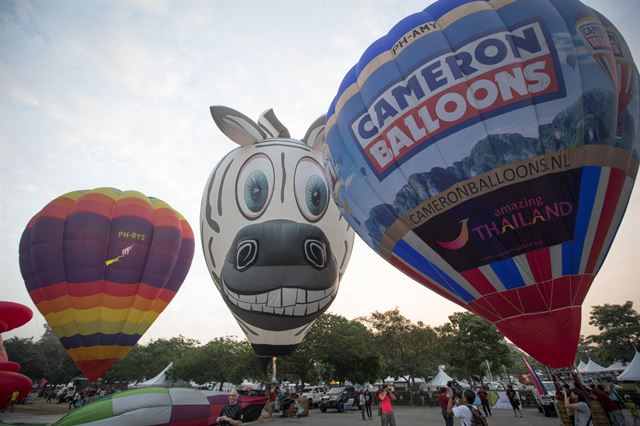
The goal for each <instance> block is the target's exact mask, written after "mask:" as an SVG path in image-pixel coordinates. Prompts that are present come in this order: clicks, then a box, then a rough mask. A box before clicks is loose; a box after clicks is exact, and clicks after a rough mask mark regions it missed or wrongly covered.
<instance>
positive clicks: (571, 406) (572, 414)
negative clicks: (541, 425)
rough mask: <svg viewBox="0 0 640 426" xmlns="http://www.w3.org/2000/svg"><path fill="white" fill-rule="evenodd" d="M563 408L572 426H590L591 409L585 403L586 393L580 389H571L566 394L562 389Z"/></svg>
mask: <svg viewBox="0 0 640 426" xmlns="http://www.w3.org/2000/svg"><path fill="white" fill-rule="evenodd" d="M562 394H563V396H564V407H565V410H567V415H568V416H569V418H570V419H571V424H573V425H574V426H587V425H590V424H591V409H590V408H589V403H588V401H587V393H586V392H585V391H583V390H582V389H575V388H574V389H571V390H570V391H569V393H567V390H566V389H562Z"/></svg>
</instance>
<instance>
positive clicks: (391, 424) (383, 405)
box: [378, 387, 396, 426]
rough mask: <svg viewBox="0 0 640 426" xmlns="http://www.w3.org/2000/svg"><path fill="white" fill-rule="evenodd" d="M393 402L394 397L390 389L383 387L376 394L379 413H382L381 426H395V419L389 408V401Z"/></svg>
mask: <svg viewBox="0 0 640 426" xmlns="http://www.w3.org/2000/svg"><path fill="white" fill-rule="evenodd" d="M395 400H396V396H395V395H394V394H393V391H392V390H391V388H388V387H384V388H383V389H382V391H381V392H380V393H379V394H378V403H379V404H380V411H381V413H382V417H381V423H382V426H396V418H395V416H394V415H393V408H392V407H391V401H395Z"/></svg>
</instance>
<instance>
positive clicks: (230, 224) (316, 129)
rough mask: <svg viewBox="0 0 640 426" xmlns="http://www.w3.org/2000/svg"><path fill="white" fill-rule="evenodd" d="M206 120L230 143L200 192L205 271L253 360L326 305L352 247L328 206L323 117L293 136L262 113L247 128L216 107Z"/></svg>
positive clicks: (290, 342)
mask: <svg viewBox="0 0 640 426" xmlns="http://www.w3.org/2000/svg"><path fill="white" fill-rule="evenodd" d="M211 115H212V117H213V119H214V121H215V123H216V124H217V126H218V127H219V128H220V130H221V131H222V132H223V133H224V134H225V135H226V136H228V137H229V138H230V139H231V140H233V141H234V142H236V143H237V144H239V145H240V147H239V148H236V149H235V150H233V151H232V152H230V153H229V154H227V155H226V156H225V157H224V158H223V159H222V161H220V163H218V165H217V166H216V167H215V168H214V169H213V171H212V173H211V176H210V177H209V180H208V182H207V185H206V187H205V191H204V195H203V198H202V208H201V213H200V225H201V229H202V232H201V235H202V247H203V250H204V253H205V258H206V262H207V266H208V268H209V271H210V273H211V276H212V278H213V281H214V282H215V284H216V286H217V287H218V290H219V291H220V294H221V296H222V298H223V299H224V301H225V303H226V304H227V306H228V307H229V309H230V311H231V312H232V314H233V315H234V317H235V318H236V320H237V321H238V324H239V325H240V327H241V328H242V329H243V331H244V332H245V334H246V336H247V338H248V339H249V341H250V342H251V344H252V345H253V348H254V350H255V352H256V354H257V355H258V356H265V357H266V356H275V355H283V354H287V353H291V352H293V351H294V350H295V348H296V347H297V346H298V344H299V343H300V342H301V341H302V339H303V338H304V336H305V334H306V332H307V330H308V329H309V327H310V326H311V324H312V323H313V321H314V320H315V319H317V318H318V317H319V316H320V315H321V314H322V313H323V312H324V311H326V310H327V309H328V308H329V306H330V305H331V302H333V300H334V299H335V297H336V295H337V292H338V287H339V283H340V278H341V277H342V274H343V273H344V271H345V269H346V267H347V264H348V263H349V257H350V256H351V249H352V247H353V237H354V233H353V231H352V229H351V228H350V227H349V225H348V224H347V222H346V221H345V220H344V218H343V217H342V216H341V215H340V213H339V211H338V208H337V207H336V205H335V204H334V203H333V202H332V200H331V197H332V194H333V192H334V190H335V188H334V187H333V186H332V185H331V183H330V181H328V179H327V177H326V172H325V167H324V160H323V154H322V149H323V148H324V116H323V117H320V118H319V119H317V120H316V121H315V122H314V123H313V124H312V125H311V127H310V128H309V130H308V131H307V134H306V135H305V137H304V138H303V139H302V140H297V139H292V138H290V136H289V132H288V131H287V129H286V128H285V127H284V126H283V125H282V123H280V122H279V121H278V119H277V118H276V116H275V114H274V113H273V111H272V110H268V111H265V112H264V113H263V114H262V115H261V116H260V119H259V120H258V122H257V123H255V122H254V121H253V120H251V119H250V118H248V117H246V116H244V115H243V114H241V113H239V112H237V111H235V110H232V109H230V108H227V107H222V106H215V107H211ZM334 182H335V181H334Z"/></svg>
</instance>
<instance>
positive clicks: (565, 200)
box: [325, 0, 640, 367]
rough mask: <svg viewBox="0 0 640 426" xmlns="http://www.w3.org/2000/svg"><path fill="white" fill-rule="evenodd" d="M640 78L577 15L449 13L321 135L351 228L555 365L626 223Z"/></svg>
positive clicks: (400, 32) (521, 0)
mask: <svg viewBox="0 0 640 426" xmlns="http://www.w3.org/2000/svg"><path fill="white" fill-rule="evenodd" d="M639 123H640V98H639V97H638V70H637V68H636V66H635V64H634V62H633V58H632V56H631V52H630V50H629V48H628V46H627V45H626V43H625V41H624V39H623V38H622V36H621V35H620V34H619V32H618V31H617V30H616V29H615V28H614V27H613V25H611V23H610V22H609V21H607V20H606V18H604V17H603V16H602V15H600V14H598V13H597V12H596V11H594V10H592V9H591V8H589V7H587V6H585V5H584V4H582V3H581V2H579V1H577V0H474V1H472V0H440V1H437V2H435V3H433V4H432V5H430V6H429V7H427V8H426V9H424V10H423V11H420V12H417V13H415V14H413V15H410V16H407V17H406V18H404V19H403V20H401V21H400V22H399V23H397V24H396V25H395V26H394V27H393V28H392V29H391V30H390V31H389V33H388V34H387V35H385V36H384V37H382V38H380V39H379V40H377V41H375V42H374V43H373V44H372V45H371V46H370V47H369V48H367V49H366V50H365V52H364V54H363V55H362V57H361V58H360V61H359V62H358V63H357V64H356V65H355V66H354V67H353V68H352V69H351V70H350V71H349V72H348V73H347V75H346V77H345V78H344V80H343V82H342V84H341V86H340V88H339V90H338V94H337V96H336V97H335V99H334V101H333V103H332V104H331V106H330V108H329V111H328V114H327V123H326V128H325V133H326V141H327V146H328V150H329V154H330V155H329V157H330V158H329V161H328V165H329V168H330V174H331V176H336V188H339V189H340V190H339V191H338V190H334V194H336V195H335V198H336V201H337V202H338V205H339V206H340V208H341V210H342V213H343V214H344V216H345V217H346V218H347V220H348V221H349V223H350V224H351V225H352V227H353V228H354V230H355V231H356V232H357V233H358V234H359V235H360V236H361V237H362V238H363V239H364V240H365V241H366V242H367V244H369V245H370V246H371V247H372V248H373V249H374V250H375V251H377V252H378V253H379V254H380V255H381V256H383V257H384V258H385V259H387V260H388V261H389V262H391V263H392V264H393V265H394V266H396V267H397V268H399V269H401V270H402V271H403V272H405V273H406V274H407V275H409V276H411V277H412V278H414V279H415V280H417V281H418V282H420V283H421V284H423V285H424V286H426V287H428V288H430V289H432V290H434V291H435V292H437V293H438V294H440V295H442V296H444V297H446V298H448V299H449V300H451V301H453V302H455V303H457V304H459V305H461V306H464V307H465V308H467V309H469V310H471V311H473V312H475V313H477V314H479V315H481V316H483V317H484V318H486V319H488V320H490V321H492V322H493V323H495V325H496V326H497V328H498V329H499V330H500V331H502V333H503V334H504V335H505V336H506V337H508V338H509V339H511V341H513V342H514V343H516V344H517V345H519V346H520V347H521V348H522V349H524V350H525V351H527V352H528V353H529V354H531V355H532V356H533V357H535V358H536V359H538V360H539V361H541V362H543V363H545V364H547V365H549V366H552V367H565V366H570V365H572V364H573V360H574V357H575V353H576V348H577V344H578V336H579V333H580V321H581V304H582V301H583V300H584V298H585V296H586V294H587V291H588V290H589V287H590V286H591V283H592V282H593V280H594V278H595V275H596V273H597V272H598V270H599V269H600V268H601V266H602V264H603V262H604V260H605V257H606V254H607V252H608V250H609V247H610V246H611V244H612V242H613V238H614V236H615V234H616V231H617V229H618V226H619V225H620V222H621V221H622V217H623V215H624V212H625V209H626V206H627V203H628V201H629V196H630V194H631V190H632V188H633V184H634V180H635V177H636V174H637V172H638V159H639V154H640V149H639V148H640V138H639V137H638V135H639V130H640V126H639Z"/></svg>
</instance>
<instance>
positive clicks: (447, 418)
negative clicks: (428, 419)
mask: <svg viewBox="0 0 640 426" xmlns="http://www.w3.org/2000/svg"><path fill="white" fill-rule="evenodd" d="M438 405H440V411H441V412H442V417H443V418H444V425H445V426H453V415H452V414H451V413H449V412H448V411H447V406H448V405H449V397H448V396H447V388H440V396H439V397H438Z"/></svg>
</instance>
